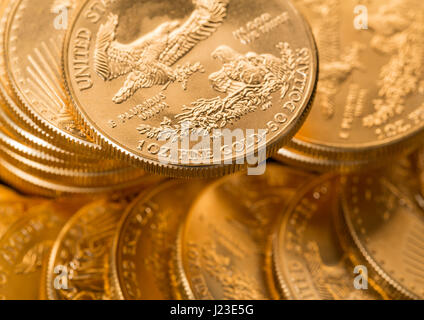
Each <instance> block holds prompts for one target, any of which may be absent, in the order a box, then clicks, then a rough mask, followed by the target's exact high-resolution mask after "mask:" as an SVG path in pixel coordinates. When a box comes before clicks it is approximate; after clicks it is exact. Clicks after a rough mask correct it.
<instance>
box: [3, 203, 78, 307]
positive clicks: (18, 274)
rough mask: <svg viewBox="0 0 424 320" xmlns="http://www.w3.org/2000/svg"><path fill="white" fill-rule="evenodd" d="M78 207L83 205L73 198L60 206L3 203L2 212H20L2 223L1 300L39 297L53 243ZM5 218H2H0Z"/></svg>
mask: <svg viewBox="0 0 424 320" xmlns="http://www.w3.org/2000/svg"><path fill="white" fill-rule="evenodd" d="M78 205H81V202H77V201H75V200H74V199H73V200H72V201H62V202H57V203H56V202H44V203H39V204H37V203H36V202H35V203H31V201H26V200H24V201H22V202H21V203H20V202H19V201H15V202H14V203H12V204H0V207H2V211H3V210H5V211H8V210H13V208H15V210H16V209H17V210H18V211H17V212H16V213H15V214H17V215H19V218H18V219H15V221H13V222H12V223H10V224H7V225H3V224H2V223H0V225H1V226H2V228H5V231H4V232H2V235H1V238H0V253H1V254H0V298H2V299H20V300H27V299H31V300H35V299H38V298H39V290H40V280H41V275H42V270H43V266H44V264H45V263H46V262H47V261H46V259H47V257H48V253H49V251H50V249H51V246H52V245H53V241H54V239H55V238H56V236H57V234H58V233H59V231H60V228H61V227H62V226H63V224H64V223H65V221H66V220H67V218H68V217H69V215H71V214H73V213H74V212H75V211H74V210H75V209H76V208H77V207H78ZM3 218H4V217H3V215H1V216H0V219H3ZM6 218H7V216H6ZM9 222H10V221H9Z"/></svg>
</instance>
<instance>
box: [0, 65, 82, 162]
mask: <svg viewBox="0 0 424 320" xmlns="http://www.w3.org/2000/svg"><path fill="white" fill-rule="evenodd" d="M0 69H1V67H0ZM0 77H1V75H0ZM1 86H2V85H1V81H0V91H1ZM3 100H5V99H4V98H3V97H2V96H1V92H0V123H1V125H2V127H3V128H4V130H6V131H7V132H8V134H9V136H10V138H12V139H13V140H14V141H23V142H25V143H26V144H27V145H28V146H29V147H32V148H34V149H36V150H39V151H42V152H47V153H48V154H49V155H52V156H54V157H56V158H60V159H63V160H64V161H65V160H70V159H72V160H77V159H78V158H79V157H78V155H77V154H75V153H73V152H70V151H66V150H63V149H61V148H58V147H57V146H55V145H53V144H52V143H51V142H48V141H46V140H43V139H40V138H39V137H37V136H35V135H34V134H33V133H31V132H29V131H27V130H26V129H25V128H22V127H20V126H19V125H18V124H17V123H16V120H15V119H13V118H12V117H11V116H10V115H9V114H8V112H7V111H6V109H7V108H8V107H7V103H8V102H6V101H3ZM8 101H9V103H14V102H11V100H8Z"/></svg>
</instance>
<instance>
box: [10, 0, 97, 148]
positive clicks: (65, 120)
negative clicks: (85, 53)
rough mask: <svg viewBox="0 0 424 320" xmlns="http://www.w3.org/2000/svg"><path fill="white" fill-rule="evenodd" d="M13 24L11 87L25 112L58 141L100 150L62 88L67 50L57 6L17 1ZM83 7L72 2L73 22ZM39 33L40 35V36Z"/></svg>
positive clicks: (51, 0) (53, 1)
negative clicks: (80, 123) (75, 12)
mask: <svg viewBox="0 0 424 320" xmlns="http://www.w3.org/2000/svg"><path fill="white" fill-rule="evenodd" d="M15 2H16V3H15V4H14V7H13V9H12V10H11V11H10V13H9V15H8V19H7V25H6V29H5V35H4V44H5V48H4V55H5V63H6V65H5V67H6V68H7V70H8V72H9V76H10V77H9V78H10V83H11V86H12V87H13V89H14V91H15V92H16V95H17V97H18V98H19V99H20V102H21V103H22V106H24V108H25V112H26V113H27V114H29V115H30V118H32V119H34V120H35V122H36V123H37V124H38V125H40V126H41V127H42V128H43V129H46V130H47V132H49V133H53V134H54V135H55V137H56V139H63V140H64V141H65V142H64V144H67V145H70V144H74V145H75V148H86V149H88V150H91V152H95V151H99V149H100V147H99V146H98V145H96V144H94V143H92V142H91V141H90V140H89V139H87V137H86V136H85V133H84V132H83V131H82V130H81V129H80V128H79V127H78V126H77V125H76V124H75V121H74V119H73V117H72V115H71V113H70V110H69V106H68V100H67V98H66V94H65V90H64V87H63V85H62V77H61V67H60V64H61V56H62V54H61V47H62V43H63V38H64V34H65V31H66V30H58V29H57V28H55V24H54V23H53V22H54V21H52V17H54V11H55V6H58V4H57V1H56V0H43V1H42V2H37V1H30V0H17V1H15ZM77 2H81V1H76V0H72V1H69V2H68V5H67V6H63V7H62V8H66V9H67V10H68V16H71V15H72V10H73V8H74V7H75V6H76V4H77ZM33 30H37V36H34V33H33Z"/></svg>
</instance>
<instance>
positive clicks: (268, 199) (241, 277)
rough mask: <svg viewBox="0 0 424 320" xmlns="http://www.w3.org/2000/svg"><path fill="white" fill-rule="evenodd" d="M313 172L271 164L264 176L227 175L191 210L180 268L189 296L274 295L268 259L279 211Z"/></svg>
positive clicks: (181, 241)
mask: <svg viewBox="0 0 424 320" xmlns="http://www.w3.org/2000/svg"><path fill="white" fill-rule="evenodd" d="M311 178H312V175H310V174H306V173H303V172H298V171H295V170H292V169H287V168H284V167H280V166H278V165H268V168H267V172H266V173H265V175H263V176H256V177H254V176H251V177H248V176H246V175H245V174H243V173H239V174H236V175H233V176H229V177H226V178H222V179H220V180H218V181H217V182H215V183H214V184H213V185H211V186H210V187H209V188H207V189H206V190H205V191H203V192H202V194H201V195H200V197H199V198H198V199H197V202H196V203H195V204H194V205H193V207H192V208H191V210H190V214H189V216H188V217H187V221H186V222H185V226H184V228H183V230H182V234H181V238H180V239H179V243H178V247H177V249H176V251H177V253H176V255H177V256H176V258H175V259H176V263H175V264H176V266H175V270H174V272H175V273H176V275H177V277H179V285H180V287H181V288H182V294H183V297H185V298H189V299H271V298H274V297H275V294H274V292H273V290H272V289H271V288H269V286H268V279H267V277H268V274H267V273H266V272H265V265H266V264H267V263H268V261H269V254H270V253H269V252H268V251H267V249H266V248H267V246H266V244H267V242H268V240H269V237H270V234H271V231H272V229H273V226H274V223H275V221H276V218H277V217H278V214H279V213H280V212H281V210H283V209H284V207H285V206H286V205H287V202H288V201H289V199H290V198H291V197H293V196H294V195H295V193H296V192H297V190H299V188H300V187H301V186H302V185H304V184H305V183H306V182H307V181H308V180H309V179H311Z"/></svg>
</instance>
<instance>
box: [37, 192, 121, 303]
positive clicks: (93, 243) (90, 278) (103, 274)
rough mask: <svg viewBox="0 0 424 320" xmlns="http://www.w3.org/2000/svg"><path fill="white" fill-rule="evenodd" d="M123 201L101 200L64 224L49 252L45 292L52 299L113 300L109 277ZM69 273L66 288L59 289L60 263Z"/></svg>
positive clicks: (83, 209) (84, 208) (91, 204)
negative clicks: (111, 249) (56, 285)
mask: <svg viewBox="0 0 424 320" xmlns="http://www.w3.org/2000/svg"><path fill="white" fill-rule="evenodd" d="M124 210H125V202H124V203H113V202H110V201H107V200H104V199H103V200H98V201H95V202H93V203H90V204H89V205H87V206H85V207H83V208H82V209H81V210H80V211H78V212H77V213H76V214H75V215H74V216H73V217H72V218H71V219H70V220H69V221H68V222H67V224H66V225H65V227H64V228H63V229H62V231H61V232H60V234H59V235H58V237H57V239H56V242H55V243H54V246H53V248H52V252H51V254H50V258H49V262H48V267H47V271H46V280H45V281H46V283H45V289H44V291H45V294H46V297H47V299H50V300H102V299H110V298H111V293H110V292H109V291H108V289H107V282H106V279H107V277H108V273H109V272H110V266H109V265H108V259H109V256H110V253H111V251H110V246H111V244H112V240H113V236H114V234H115V230H116V227H117V226H118V222H119V219H120V217H121V216H122V214H123V212H124ZM59 265H60V266H65V267H66V268H68V270H69V271H68V272H69V283H68V288H67V289H62V290H57V289H56V288H55V278H56V276H57V273H56V272H55V268H56V267H57V266H59Z"/></svg>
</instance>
